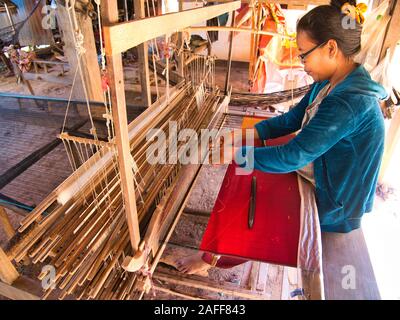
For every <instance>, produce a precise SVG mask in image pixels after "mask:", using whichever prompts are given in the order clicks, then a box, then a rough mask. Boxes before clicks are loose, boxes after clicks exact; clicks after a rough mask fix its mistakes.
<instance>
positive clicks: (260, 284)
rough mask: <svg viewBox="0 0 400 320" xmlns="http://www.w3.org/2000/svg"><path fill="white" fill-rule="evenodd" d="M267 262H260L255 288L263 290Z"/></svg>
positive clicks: (266, 273) (266, 274) (265, 281)
mask: <svg viewBox="0 0 400 320" xmlns="http://www.w3.org/2000/svg"><path fill="white" fill-rule="evenodd" d="M268 266H269V264H268V263H265V262H262V263H261V264H260V270H259V272H258V281H257V286H256V290H257V291H261V292H265V289H266V288H265V286H266V284H267V277H268Z"/></svg>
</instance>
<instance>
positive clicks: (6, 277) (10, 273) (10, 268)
mask: <svg viewBox="0 0 400 320" xmlns="http://www.w3.org/2000/svg"><path fill="white" fill-rule="evenodd" d="M0 266H1V267H0V280H1V281H3V282H4V283H6V284H12V283H13V282H14V281H15V280H16V279H17V278H18V277H19V274H18V271H17V269H15V267H14V265H13V264H12V263H11V261H10V260H9V259H8V257H7V255H6V254H5V252H4V251H3V249H2V248H1V247H0Z"/></svg>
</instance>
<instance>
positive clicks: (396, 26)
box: [379, 0, 400, 61]
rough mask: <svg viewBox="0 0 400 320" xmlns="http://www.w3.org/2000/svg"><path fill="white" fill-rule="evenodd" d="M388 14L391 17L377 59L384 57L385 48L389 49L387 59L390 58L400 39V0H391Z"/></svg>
mask: <svg viewBox="0 0 400 320" xmlns="http://www.w3.org/2000/svg"><path fill="white" fill-rule="evenodd" d="M390 15H391V19H390V21H389V24H388V27H387V29H386V35H385V40H384V41H383V45H382V49H381V53H380V55H379V61H381V60H382V59H383V58H384V57H385V55H386V51H387V49H390V58H389V59H390V60H392V58H393V54H394V50H395V48H396V44H397V43H398V42H399V40H400V0H391V2H390Z"/></svg>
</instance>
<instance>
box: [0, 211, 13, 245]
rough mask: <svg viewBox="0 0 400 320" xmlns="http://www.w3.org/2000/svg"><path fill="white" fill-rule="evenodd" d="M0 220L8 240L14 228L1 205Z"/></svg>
mask: <svg viewBox="0 0 400 320" xmlns="http://www.w3.org/2000/svg"><path fill="white" fill-rule="evenodd" d="M0 222H1V224H2V225H3V229H4V232H5V233H6V236H7V238H8V240H10V239H11V238H12V237H13V236H14V234H15V230H14V227H13V225H12V224H11V221H10V218H9V217H8V214H7V212H6V209H4V208H3V207H2V206H1V205H0Z"/></svg>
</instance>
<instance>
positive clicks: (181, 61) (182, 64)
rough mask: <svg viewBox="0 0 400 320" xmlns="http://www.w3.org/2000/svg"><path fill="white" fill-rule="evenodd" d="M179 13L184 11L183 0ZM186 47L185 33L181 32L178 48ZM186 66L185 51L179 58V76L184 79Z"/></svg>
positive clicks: (180, 0)
mask: <svg viewBox="0 0 400 320" xmlns="http://www.w3.org/2000/svg"><path fill="white" fill-rule="evenodd" d="M179 11H183V0H179ZM183 45H184V43H183V33H182V32H179V33H178V48H179V49H180V48H182V47H183ZM184 66H185V55H184V53H183V50H182V51H181V52H180V55H179V56H178V74H179V75H180V76H181V77H183V76H184V74H183V67H184Z"/></svg>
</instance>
